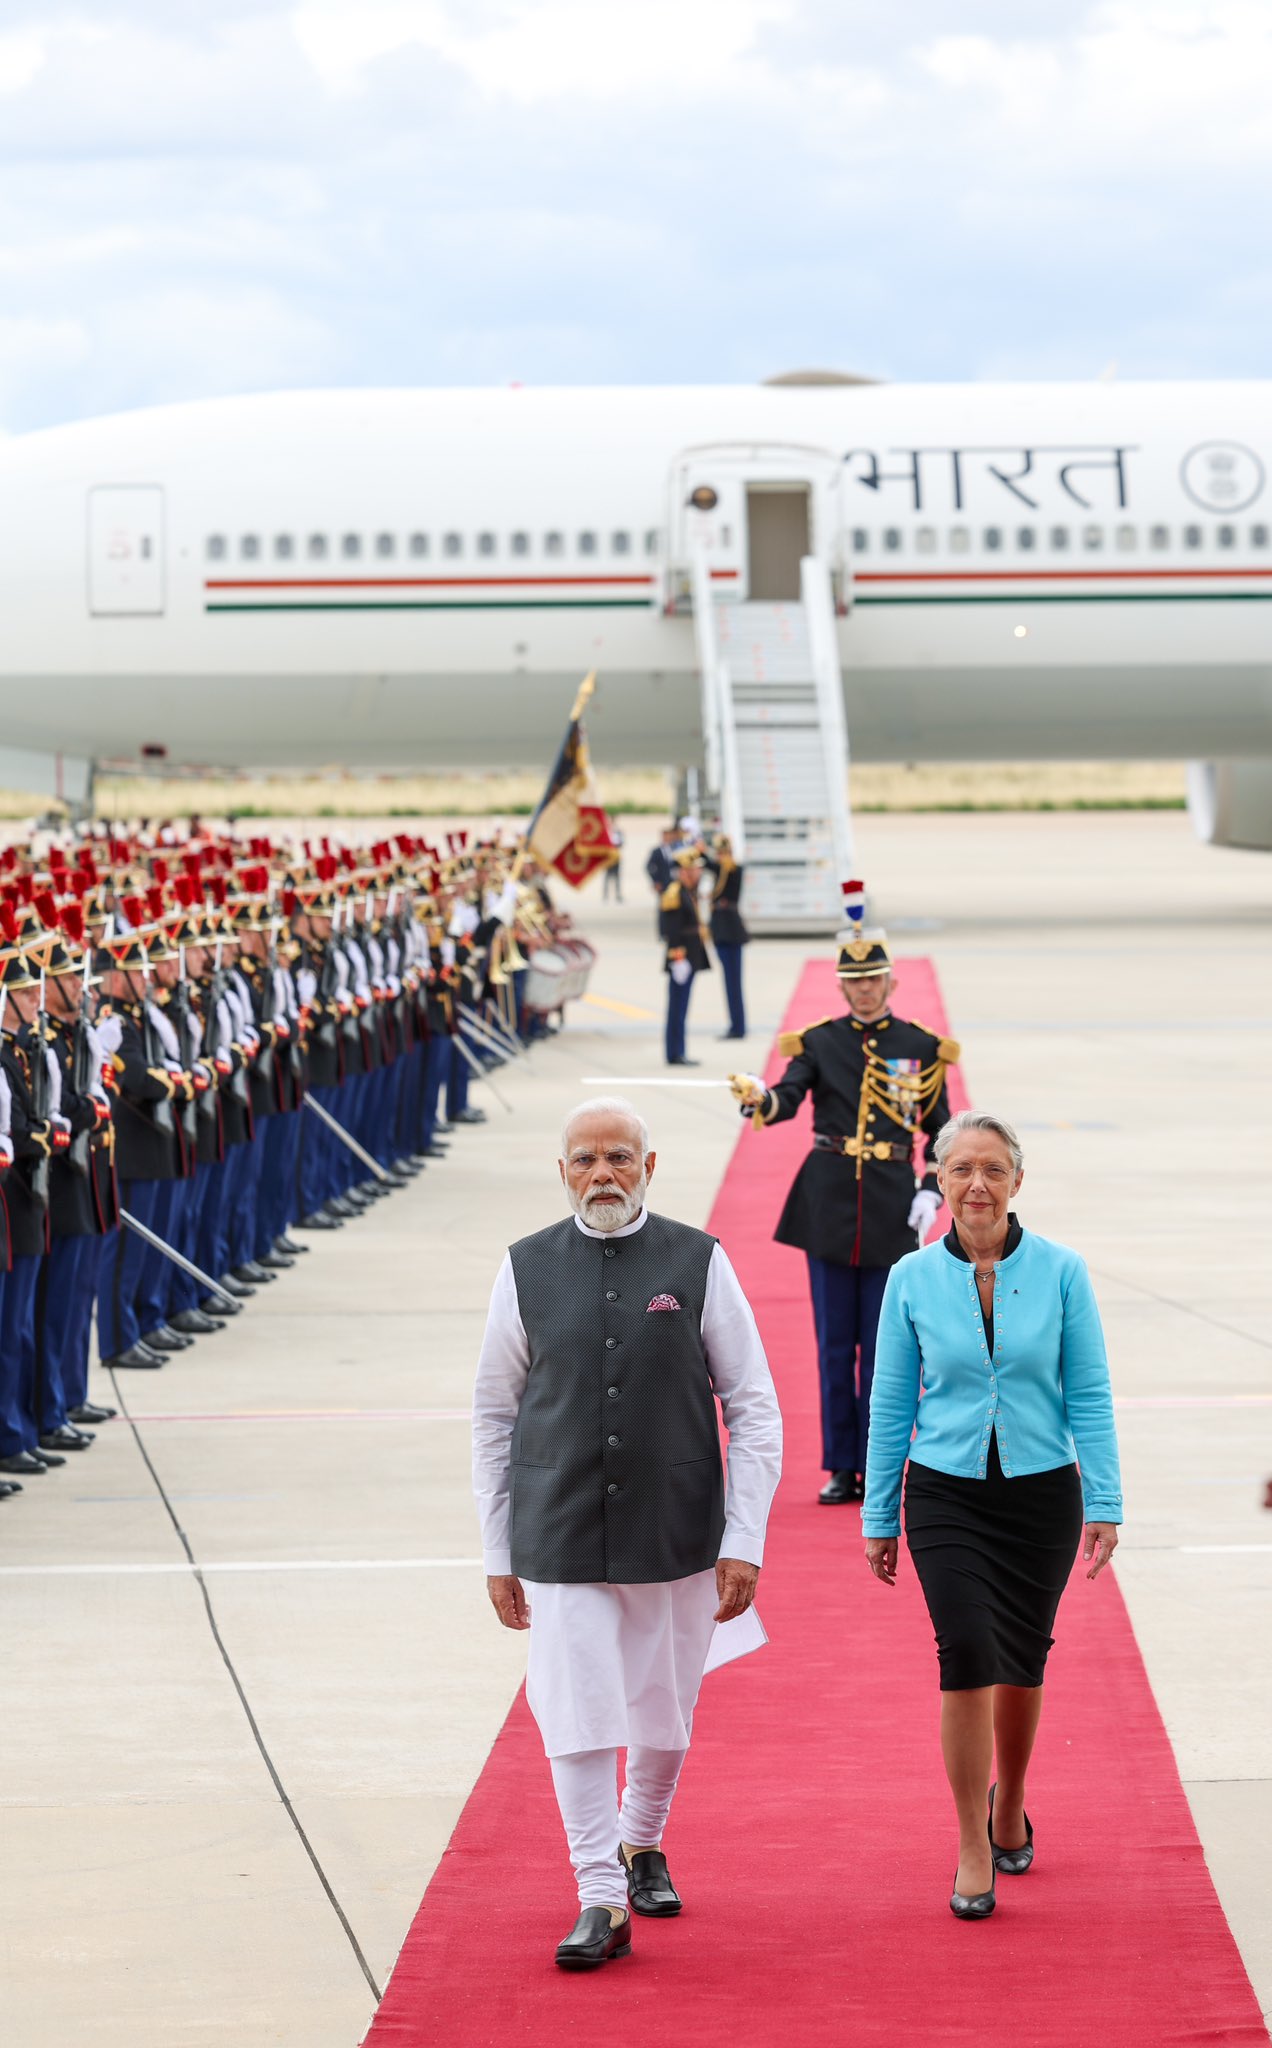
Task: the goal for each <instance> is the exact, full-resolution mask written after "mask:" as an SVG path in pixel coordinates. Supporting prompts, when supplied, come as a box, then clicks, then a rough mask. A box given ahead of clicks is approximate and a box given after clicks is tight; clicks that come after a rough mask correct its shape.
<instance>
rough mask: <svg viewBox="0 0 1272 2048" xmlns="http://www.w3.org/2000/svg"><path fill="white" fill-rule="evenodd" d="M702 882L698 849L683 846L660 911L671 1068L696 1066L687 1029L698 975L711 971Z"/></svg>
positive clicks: (667, 1046) (668, 1053)
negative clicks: (702, 912) (701, 902)
mask: <svg viewBox="0 0 1272 2048" xmlns="http://www.w3.org/2000/svg"><path fill="white" fill-rule="evenodd" d="M701 880H702V854H701V852H700V851H699V849H698V848H697V847H696V846H686V847H682V848H681V850H680V852H679V853H678V854H677V855H676V879H675V880H674V881H673V882H669V883H668V885H667V887H666V889H665V890H664V891H663V897H662V904H661V907H660V912H659V920H658V925H659V936H660V937H661V939H662V941H663V943H664V945H665V946H666V949H667V951H666V958H665V960H664V962H663V967H664V971H665V973H666V976H667V1025H666V1031H665V1034H664V1043H665V1047H666V1054H667V1065H668V1066H669V1067H696V1066H697V1065H698V1062H697V1060H691V1059H690V1058H689V1057H688V1055H687V1054H686V1051H685V1026H686V1024H687V1022H688V1018H689V998H690V996H691V995H692V993H693V983H694V976H695V975H697V974H705V973H708V972H709V971H710V968H711V955H710V953H709V952H708V951H707V934H706V930H705V929H704V927H703V923H702V920H701V918H700V917H699V915H698V884H699V883H700V882H701Z"/></svg>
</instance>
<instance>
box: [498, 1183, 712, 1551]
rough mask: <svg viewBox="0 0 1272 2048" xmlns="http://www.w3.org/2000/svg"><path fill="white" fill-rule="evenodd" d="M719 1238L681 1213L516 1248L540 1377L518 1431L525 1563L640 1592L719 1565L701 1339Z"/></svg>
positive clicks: (515, 1507)
mask: <svg viewBox="0 0 1272 2048" xmlns="http://www.w3.org/2000/svg"><path fill="white" fill-rule="evenodd" d="M715 1242H716V1241H715V1239H714V1238H713V1237H708V1236H707V1235H706V1233H705V1232H704V1231H701V1230H693V1229H691V1228H690V1227H689V1225H688V1224H685V1223H674V1222H672V1221H671V1219H670V1218H669V1217H667V1216H652V1215H651V1216H649V1217H648V1218H647V1219H646V1221H645V1224H644V1226H643V1228H642V1229H640V1230H638V1231H636V1232H635V1234H634V1235H633V1236H631V1237H604V1238H596V1237H585V1236H584V1235H583V1232H582V1231H581V1230H580V1229H579V1228H578V1227H577V1225H576V1224H575V1221H574V1218H573V1217H572V1216H568V1217H566V1218H565V1219H564V1220H563V1221H562V1222H560V1223H553V1224H551V1225H550V1226H549V1227H548V1229H547V1230H537V1231H536V1232H535V1233H534V1235H533V1237H523V1238H522V1239H521V1240H520V1242H519V1243H517V1244H514V1245H513V1247H512V1250H511V1253H510V1256H511V1259H512V1271H513V1277H514V1279H515V1281H516V1284H517V1301H518V1305H519V1307H520V1310H521V1320H522V1322H523V1324H524V1325H525V1330H526V1335H527V1337H528V1338H529V1340H530V1376H529V1379H528V1381H527V1383H526V1390H525V1393H524V1394H523V1396H522V1399H521V1407H520V1410H519V1411H518V1414H517V1422H516V1427H515V1429H514V1430H513V1433H512V1512H511V1538H512V1569H513V1571H514V1572H515V1573H516V1574H517V1575H518V1577H519V1578H525V1579H537V1580H539V1581H540V1583H542V1584H545V1585H551V1584H556V1585H579V1584H599V1583H604V1582H608V1583H609V1584H610V1585H616V1586H641V1585H649V1584H653V1583H656V1582H661V1581H663V1580H667V1579H684V1578H688V1577H689V1575H690V1574H691V1573H692V1572H701V1571H707V1570H709V1569H710V1568H711V1567H712V1566H713V1565H714V1564H715V1562H716V1559H717V1558H718V1556H719V1554H720V1540H721V1538H722V1536H723V1535H724V1475H723V1471H722V1468H721V1462H720V1433H719V1427H718V1424H717V1422H716V1406H715V1396H714V1393H713V1392H712V1386H711V1376H710V1373H709V1371H708V1367H707V1356H706V1351H705V1350H704V1348H703V1343H702V1307H703V1302H704V1300H705V1297H706V1287H707V1267H708V1266H709V1265H710V1263H711V1254H712V1251H713V1250H714V1248H715Z"/></svg>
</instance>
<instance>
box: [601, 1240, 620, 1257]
mask: <svg viewBox="0 0 1272 2048" xmlns="http://www.w3.org/2000/svg"><path fill="white" fill-rule="evenodd" d="M604 1256H605V1257H606V1258H607V1259H616V1258H617V1257H618V1252H617V1251H616V1249H615V1247H614V1246H613V1245H612V1244H607V1245H606V1247H605V1252H604Z"/></svg>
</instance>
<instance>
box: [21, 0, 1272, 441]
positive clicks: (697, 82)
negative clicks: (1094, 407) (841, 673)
mask: <svg viewBox="0 0 1272 2048" xmlns="http://www.w3.org/2000/svg"><path fill="white" fill-rule="evenodd" d="M1270 105H1272V6H1270V5H1269V4H1268V0H1213V4H1211V5H1208V6H1201V5H1195V4H1188V0H1158V4H1141V0H1096V4H1092V0H959V4H958V5H957V6H954V5H950V4H940V0H902V4H899V5H894V6H890V7H889V6H887V5H884V4H882V0H357V4H350V0H299V4H296V5H291V6H287V5H281V4H273V0H83V4H79V5H64V4H63V0H40V4H39V5H38V6H36V5H34V4H30V0H0V429H2V430H4V431H7V432H11V433H12V432H23V431H27V430H30V429H32V428H35V427H40V426H45V425H51V424H55V423H57V422H59V421H62V420H70V419H77V418H84V417H88V416H92V415H94V414H97V413H103V412H113V411H118V410H126V409H131V408H134V407H137V406H145V405H152V404H157V403H164V402H168V401H171V400H183V399H189V398H198V397H205V396H214V395H219V394H222V393H227V392H242V391H255V390H273V389H284V388H296V387H312V386H332V385H341V386H351V385H352V386H357V385H420V384H422V385H448V384H490V383H497V384H503V383H508V382H510V381H520V382H523V383H530V384H545V383H546V384H575V383H598V384H615V383H659V384H664V383H728V382H753V381H755V380H756V379H759V378H762V377H765V376H768V375H771V374H773V373H775V372H780V371H783V370H790V369H795V368H803V367H809V366H818V367H827V368H835V369H841V370H849V371H855V372H861V373H866V374H869V375H873V376H879V377H885V378H888V379H894V380H903V381H904V380H913V379H958V380H961V379H1005V378H1025V379H1038V378H1090V377H1096V376H1099V375H1101V374H1104V375H1110V374H1116V375H1117V376H1119V377H1124V378H1130V377H1154V378H1159V377H1207V376H1259V375H1263V374H1265V373H1266V370H1267V365H1268V356H1269V347H1268V339H1267V337H1268V334H1269V332H1272V229H1270V225H1269V223H1270V222H1272V208H1269V204H1268V198H1269V193H1270V192H1272V182H1270V173H1272V121H1270V120H1269V118H1268V113H1267V109H1268V107H1269V106H1270Z"/></svg>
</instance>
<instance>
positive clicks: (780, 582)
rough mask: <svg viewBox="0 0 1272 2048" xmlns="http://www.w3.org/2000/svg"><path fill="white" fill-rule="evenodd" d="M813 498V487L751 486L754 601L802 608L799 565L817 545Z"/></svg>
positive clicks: (750, 547)
mask: <svg viewBox="0 0 1272 2048" xmlns="http://www.w3.org/2000/svg"><path fill="white" fill-rule="evenodd" d="M811 497H812V492H811V489H810V487H809V485H808V484H783V483H772V484H770V483H748V485H747V487H746V533H747V583H748V587H749V594H750V596H751V598H752V600H753V601H755V602H757V603H761V604H776V603H794V604H798V603H799V601H800V569H799V565H800V563H801V562H802V561H803V559H804V556H805V555H807V554H811V553H812V545H813V543H812V507H811V502H810V501H811Z"/></svg>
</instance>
